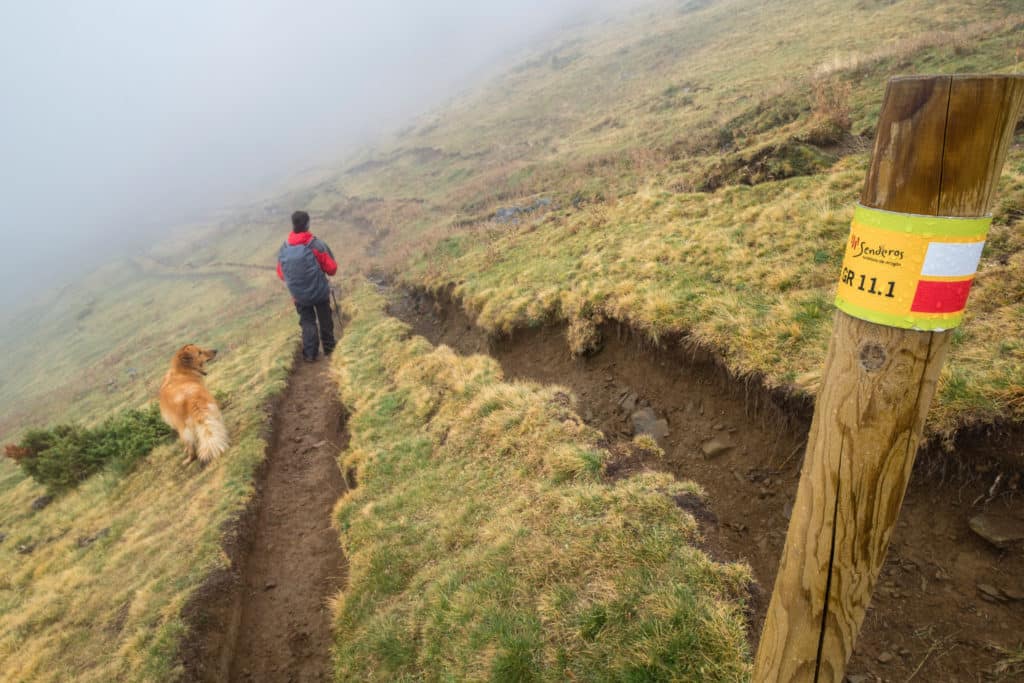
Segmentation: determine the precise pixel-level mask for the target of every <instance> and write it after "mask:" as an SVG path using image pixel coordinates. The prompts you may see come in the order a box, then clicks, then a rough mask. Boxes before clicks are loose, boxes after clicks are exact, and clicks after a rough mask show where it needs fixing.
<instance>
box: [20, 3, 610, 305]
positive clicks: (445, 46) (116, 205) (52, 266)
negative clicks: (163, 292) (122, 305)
mask: <svg viewBox="0 0 1024 683" xmlns="http://www.w3.org/2000/svg"><path fill="white" fill-rule="evenodd" d="M595 4H597V3H594V2H586V1H585V0H557V1H555V0H478V1H471V0H430V1H429V2H427V1H424V2H416V1H412V0H407V1H406V2H398V1H396V0H377V1H375V2H329V1H327V0H314V1H293V2H284V1H279V0H251V1H242V0H221V1H218V0H179V1H178V2H162V3H158V2H149V1H146V0H123V1H121V2H114V1H112V0H66V1H55V0H26V1H24V2H16V1H15V0H0V150H2V164H0V211H2V213H0V215H2V219H0V238H2V240H3V244H4V245H6V246H5V248H4V249H3V253H5V254H8V255H10V254H12V253H14V254H16V257H15V258H13V259H12V258H10V256H8V258H6V259H5V266H4V268H3V269H0V292H2V293H0V306H3V305H6V304H9V303H11V302H12V300H18V299H20V296H21V293H22V292H23V291H25V290H26V289H37V288H38V287H39V286H40V285H46V284H48V283H51V282H52V281H53V277H54V276H51V273H59V272H61V271H63V270H64V266H62V265H61V264H62V263H87V264H91V263H94V262H95V255H97V254H99V255H102V254H106V253H108V249H114V250H116V249H118V248H125V247H128V248H137V246H136V245H137V244H139V243H140V242H143V241H144V240H141V239H140V236H147V235H153V234H157V233H158V230H157V228H164V227H165V226H166V225H168V224H173V222H174V221H176V220H181V219H182V218H183V217H185V216H189V215H192V214H194V212H195V211H196V210H199V209H203V208H213V207H217V206H222V205H225V204H229V203H231V201H232V200H233V199H235V198H237V196H238V195H239V193H240V192H242V191H245V190H248V189H252V188H254V187H259V186H261V184H264V183H267V182H270V181H273V180H274V179H275V178H280V177H282V176H283V175H286V174H287V172H289V171H293V170H296V169H297V168H300V167H302V166H304V165H307V164H308V163H312V162H323V161H326V160H335V159H338V158H340V156H341V154H342V152H343V151H344V150H345V149H351V148H352V147H353V146H358V145H359V144H361V143H363V142H366V141H367V140H368V139H369V136H372V135H373V134H375V133H379V132H381V130H382V128H389V127H396V126H398V125H400V124H401V123H402V122H403V121H405V120H408V119H409V118H411V117H413V116H415V115H416V114H418V113H421V112H422V111H423V110H424V109H425V108H429V107H430V106H431V105H435V104H437V103H438V102H440V101H441V100H443V99H444V98H445V97H446V96H448V95H450V94H451V93H452V91H453V90H454V89H457V88H458V87H460V86H464V85H465V84H466V83H467V81H468V79H470V78H471V77H472V76H473V75H474V74H477V73H479V72H480V69H481V68H482V67H484V66H486V65H487V64H488V63H490V62H493V60H495V59H496V58H497V57H499V56H500V55H501V54H503V53H504V52H506V51H508V50H509V49H513V48H516V47H519V46H522V45H523V44H524V43H525V42H526V41H527V40H529V39H530V38H532V37H535V36H539V35H541V34H543V33H545V32H546V31H549V30H551V29H553V28H556V27H558V26H559V25H561V24H563V23H565V22H568V21H572V20H575V19H576V18H578V16H579V15H580V14H581V13H582V12H583V11H585V10H586V9H587V8H592V7H593V6H594V5H595ZM606 4H607V3H606Z"/></svg>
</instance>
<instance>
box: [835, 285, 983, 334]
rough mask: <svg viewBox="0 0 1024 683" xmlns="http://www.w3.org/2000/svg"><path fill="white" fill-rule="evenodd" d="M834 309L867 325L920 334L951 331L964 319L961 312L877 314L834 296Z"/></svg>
mask: <svg viewBox="0 0 1024 683" xmlns="http://www.w3.org/2000/svg"><path fill="white" fill-rule="evenodd" d="M836 308H838V309H839V310H840V311H842V312H843V313H847V314H849V315H852V316H853V317H854V318H860V319H861V320H867V321H868V322H869V323H877V324H879V325H886V326H887V327H899V328H901V329H904V330H918V331H921V332H942V331H943V330H951V329H953V328H954V327H957V326H959V325H960V323H961V322H962V321H963V319H964V313H963V311H960V312H958V313H917V312H915V313H909V314H907V315H891V314H888V313H879V312H878V311H872V310H871V309H868V308H864V307H863V306H858V305H856V304H851V303H850V302H849V301H846V300H845V299H844V298H843V297H841V296H839V295H838V294H837V295H836Z"/></svg>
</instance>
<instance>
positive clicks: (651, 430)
mask: <svg viewBox="0 0 1024 683" xmlns="http://www.w3.org/2000/svg"><path fill="white" fill-rule="evenodd" d="M632 422H633V434H649V435H650V436H651V437H653V438H654V440H655V441H657V442H658V445H659V446H660V447H661V448H662V449H663V450H664V449H665V447H666V446H668V421H667V420H664V419H659V418H658V415H657V413H655V412H654V411H653V410H652V409H651V408H641V409H640V410H638V411H636V412H635V413H633V417H632Z"/></svg>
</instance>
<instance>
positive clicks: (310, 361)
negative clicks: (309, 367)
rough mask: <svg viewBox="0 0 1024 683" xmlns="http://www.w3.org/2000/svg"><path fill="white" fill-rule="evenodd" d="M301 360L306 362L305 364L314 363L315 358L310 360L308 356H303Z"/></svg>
mask: <svg viewBox="0 0 1024 683" xmlns="http://www.w3.org/2000/svg"><path fill="white" fill-rule="evenodd" d="M302 360H304V361H306V362H307V363H315V362H316V356H314V357H313V358H310V357H309V356H303V357H302Z"/></svg>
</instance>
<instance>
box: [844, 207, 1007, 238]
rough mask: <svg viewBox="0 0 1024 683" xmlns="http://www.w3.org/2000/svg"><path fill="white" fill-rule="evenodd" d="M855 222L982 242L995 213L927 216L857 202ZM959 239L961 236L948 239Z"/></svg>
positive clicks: (891, 230) (875, 226)
mask: <svg viewBox="0 0 1024 683" xmlns="http://www.w3.org/2000/svg"><path fill="white" fill-rule="evenodd" d="M853 222H854V223H860V224H862V225H867V226H870V227H872V228H878V229H879V230H888V231H890V232H901V233H905V234H910V235H923V236H928V237H952V238H957V237H961V238H964V237H966V238H973V239H965V240H963V241H964V242H980V241H981V240H983V239H985V236H986V235H988V228H989V226H990V225H991V224H992V216H982V217H980V218H956V217H952V216H923V215H921V214H917V213H897V212H895V211H885V210H883V209H872V208H869V207H867V206H864V205H863V204H857V208H856V209H854V211H853ZM947 241H951V242H959V241H961V240H958V239H952V240H947Z"/></svg>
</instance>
